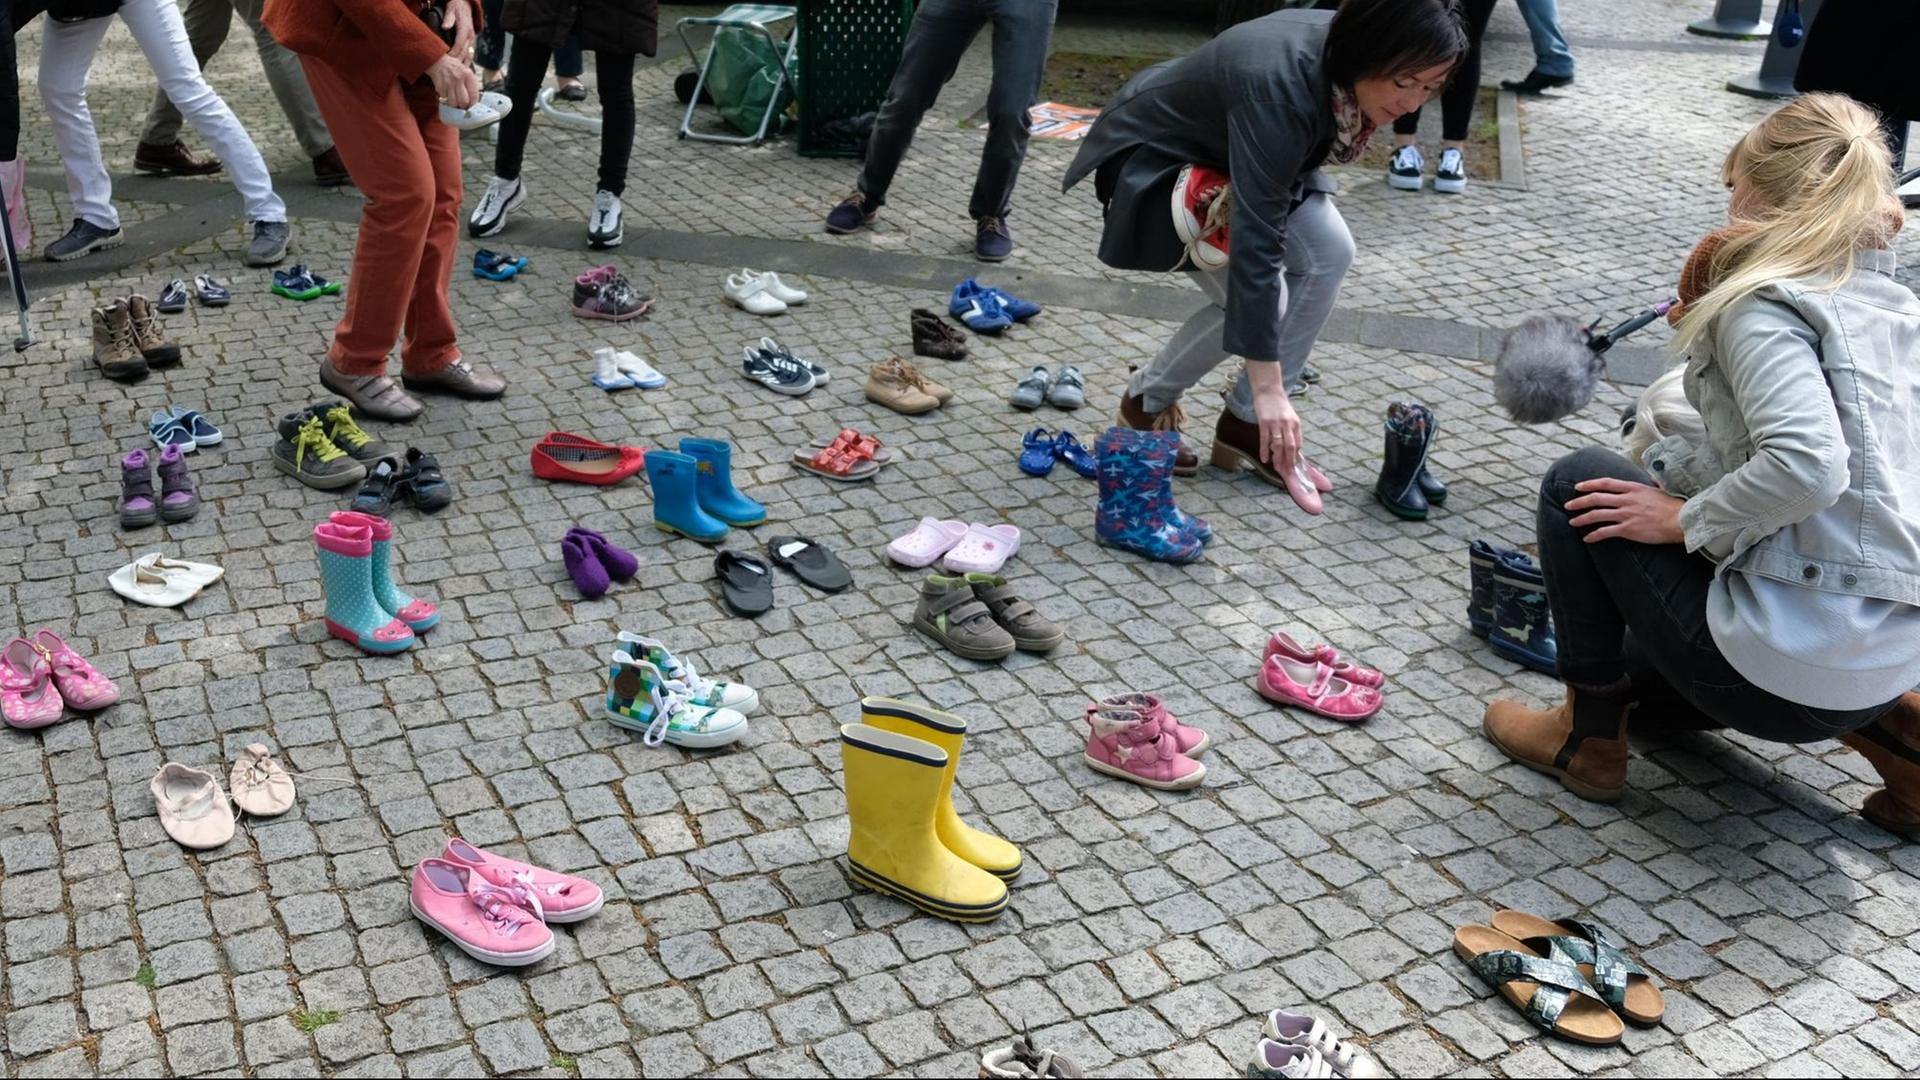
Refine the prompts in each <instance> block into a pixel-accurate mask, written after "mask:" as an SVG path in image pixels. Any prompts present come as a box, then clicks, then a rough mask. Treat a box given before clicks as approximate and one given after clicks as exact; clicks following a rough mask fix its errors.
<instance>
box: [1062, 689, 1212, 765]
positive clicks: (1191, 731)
mask: <svg viewBox="0 0 1920 1080" xmlns="http://www.w3.org/2000/svg"><path fill="white" fill-rule="evenodd" d="M1102 710H1109V711H1119V712H1137V713H1144V714H1146V715H1148V716H1150V717H1152V718H1153V719H1154V720H1157V721H1159V723H1160V730H1161V731H1163V732H1165V733H1167V734H1168V735H1171V736H1173V741H1174V743H1175V745H1177V746H1178V747H1179V749H1180V752H1181V753H1183V754H1186V755H1187V756H1189V757H1191V756H1193V755H1194V754H1197V753H1199V752H1200V751H1202V750H1205V749H1206V748H1207V747H1209V746H1212V745H1213V740H1212V739H1209V738H1208V737H1207V733H1206V732H1204V731H1201V730H1200V729H1199V728H1197V727H1194V726H1192V725H1190V724H1182V723H1181V722H1180V721H1178V720H1176V719H1174V716H1173V714H1172V713H1170V712H1168V711H1167V706H1166V704H1165V703H1164V702H1162V701H1161V700H1160V697H1159V695H1157V694H1115V695H1114V696H1112V697H1109V698H1101V699H1100V700H1099V701H1097V702H1095V703H1093V704H1092V705H1089V706H1087V715H1088V716H1092V715H1093V714H1094V713H1096V712H1100V711H1102Z"/></svg>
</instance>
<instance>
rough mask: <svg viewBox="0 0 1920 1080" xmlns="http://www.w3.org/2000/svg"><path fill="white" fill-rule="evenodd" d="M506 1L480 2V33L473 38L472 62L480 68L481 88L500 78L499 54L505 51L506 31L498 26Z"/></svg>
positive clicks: (500, 61) (488, 0)
mask: <svg viewBox="0 0 1920 1080" xmlns="http://www.w3.org/2000/svg"><path fill="white" fill-rule="evenodd" d="M505 8H506V0H480V13H481V19H480V32H479V33H478V34H475V35H474V38H473V62H474V63H475V64H477V65H479V68H480V83H481V88H482V89H485V88H486V84H487V83H489V82H492V81H493V80H495V79H498V78H499V77H500V65H501V64H502V62H503V57H502V55H501V54H503V53H505V52H506V51H507V31H506V29H505V28H504V27H502V26H501V25H500V13H501V11H503V10H504V9H505Z"/></svg>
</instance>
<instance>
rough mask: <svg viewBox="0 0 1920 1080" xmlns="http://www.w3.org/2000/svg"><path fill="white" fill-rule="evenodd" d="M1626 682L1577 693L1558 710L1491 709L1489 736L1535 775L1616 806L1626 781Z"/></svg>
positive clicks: (1570, 691) (1510, 704)
mask: <svg viewBox="0 0 1920 1080" xmlns="http://www.w3.org/2000/svg"><path fill="white" fill-rule="evenodd" d="M1632 707H1633V700H1632V698H1631V697H1630V696H1629V695H1628V692H1627V686H1626V684H1624V683H1622V684H1620V685H1618V686H1613V687H1606V688H1591V689H1586V690H1578V691H1576V690H1575V689H1574V687H1573V686H1572V685H1571V684H1569V685H1568V686H1567V699H1566V700H1565V701H1563V702H1561V703H1560V707H1559V708H1557V709H1546V710H1540V709H1529V708H1527V707H1526V706H1525V705H1522V704H1520V703H1519V702H1517V701H1496V702H1494V703H1493V704H1491V705H1489V706H1487V717H1486V720H1485V721H1483V722H1482V725H1481V726H1482V727H1484V728H1485V729H1486V732H1487V738H1488V739H1491V740H1492V741H1493V745H1495V746H1497V747H1499V748H1500V749H1501V750H1502V751H1503V752H1505V753H1506V755H1507V756H1508V757H1510V758H1512V759H1513V760H1515V761H1517V762H1519V763H1520V764H1522V765H1525V766H1526V767H1527V768H1529V769H1532V770H1534V771H1535V772H1543V773H1546V774H1547V775H1548V776H1557V777H1559V778H1560V782H1561V783H1562V784H1565V785H1566V788H1567V790H1568V791H1571V792H1573V793H1574V794H1575V795H1578V796H1580V797H1581V798H1583V799H1592V800H1593V801H1594V802H1607V803H1610V802H1616V801H1618V800H1619V798H1620V793H1621V792H1622V791H1623V790H1625V788H1626V783H1627V710H1629V709H1631V708H1632Z"/></svg>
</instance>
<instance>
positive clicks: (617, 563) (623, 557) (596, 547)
mask: <svg viewBox="0 0 1920 1080" xmlns="http://www.w3.org/2000/svg"><path fill="white" fill-rule="evenodd" d="M573 535H575V536H577V537H579V538H580V539H582V540H584V541H586V543H587V550H588V551H591V552H593V553H594V554H595V555H598V556H599V557H600V564H601V565H602V566H605V567H606V568H607V573H609V574H611V575H613V576H614V578H615V579H617V580H620V581H631V580H633V575H635V574H637V573H639V572H640V560H639V559H637V558H635V557H634V554H633V552H631V551H628V550H626V549H625V548H617V547H614V546H613V545H612V544H609V543H607V538H606V537H604V536H601V535H600V534H599V533H597V532H594V531H593V530H592V529H580V528H576V529H574V530H573Z"/></svg>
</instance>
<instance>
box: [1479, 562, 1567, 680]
mask: <svg viewBox="0 0 1920 1080" xmlns="http://www.w3.org/2000/svg"><path fill="white" fill-rule="evenodd" d="M1495 557H1496V564H1495V567H1494V571H1493V629H1492V631H1491V632H1490V633H1489V634H1488V635H1487V644H1489V645H1492V646H1493V651H1494V652H1497V653H1499V654H1500V655H1501V656H1504V657H1506V658H1507V659H1509V660H1513V661H1516V662H1518V663H1522V664H1525V665H1526V666H1528V667H1530V668H1532V669H1533V670H1535V671H1538V672H1541V673H1543V674H1546V675H1553V674H1556V673H1557V672H1558V669H1559V660H1560V649H1559V646H1558V644H1557V643H1556V642H1555V640H1554V636H1553V613H1552V611H1551V610H1549V609H1548V607H1547V583H1546V579H1545V578H1543V577H1542V576H1541V575H1540V568H1539V567H1537V566H1535V565H1534V564H1533V560H1532V559H1529V558H1527V557H1526V556H1525V555H1522V554H1520V553H1519V552H1517V551H1499V550H1498V549H1495Z"/></svg>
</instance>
